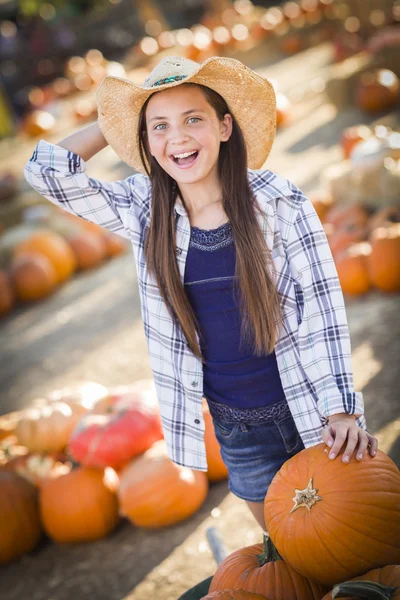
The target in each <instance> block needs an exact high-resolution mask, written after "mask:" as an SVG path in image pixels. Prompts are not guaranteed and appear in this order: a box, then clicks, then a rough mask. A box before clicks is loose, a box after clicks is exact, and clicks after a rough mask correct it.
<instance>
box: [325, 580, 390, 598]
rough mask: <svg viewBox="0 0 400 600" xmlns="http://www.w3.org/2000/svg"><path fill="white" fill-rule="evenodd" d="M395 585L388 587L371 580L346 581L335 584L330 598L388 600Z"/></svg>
mask: <svg viewBox="0 0 400 600" xmlns="http://www.w3.org/2000/svg"><path fill="white" fill-rule="evenodd" d="M398 589H399V588H397V587H389V586H388V585H382V584H381V583H374V582H373V581H364V580H359V581H346V582H345V583H339V585H335V586H334V588H333V590H332V598H361V599H362V600H390V598H391V597H392V595H393V593H394V592H395V591H396V590H398Z"/></svg>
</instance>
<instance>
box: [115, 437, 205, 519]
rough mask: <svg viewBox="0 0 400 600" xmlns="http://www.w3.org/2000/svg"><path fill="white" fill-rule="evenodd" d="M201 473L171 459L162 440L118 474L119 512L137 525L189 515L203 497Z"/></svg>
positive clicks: (198, 505)
mask: <svg viewBox="0 0 400 600" xmlns="http://www.w3.org/2000/svg"><path fill="white" fill-rule="evenodd" d="M207 492H208V481H207V476H206V474H205V473H203V472H201V471H194V470H192V469H188V468H187V467H181V466H179V465H177V464H176V463H174V462H172V461H171V460H170V459H169V458H168V456H167V452H166V449H165V442H164V441H163V440H161V441H159V442H156V443H155V444H154V445H153V446H152V447H151V448H149V450H147V451H146V452H145V453H144V454H142V455H141V456H139V457H138V458H136V459H134V460H133V461H132V462H131V463H130V464H129V465H127V466H126V467H125V468H124V469H123V470H122V471H121V473H120V483H119V489H118V497H119V501H120V506H121V511H122V513H123V514H124V515H125V516H126V517H127V518H128V519H129V520H130V521H132V523H133V524H134V525H136V526H138V527H149V528H157V527H165V526H167V525H173V524H175V523H179V522H180V521H183V520H184V519H187V518H188V517H190V516H191V515H192V514H193V513H194V512H196V510H197V509H198V508H200V506H201V505H202V504H203V502H204V500H205V499H206V496H207Z"/></svg>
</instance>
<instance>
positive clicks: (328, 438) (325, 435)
mask: <svg viewBox="0 0 400 600" xmlns="http://www.w3.org/2000/svg"><path fill="white" fill-rule="evenodd" d="M321 437H322V441H323V442H324V443H325V444H326V445H327V446H332V445H333V442H334V441H335V438H334V437H333V435H332V433H331V430H330V427H329V425H327V426H326V427H324V428H323V430H322V435H321Z"/></svg>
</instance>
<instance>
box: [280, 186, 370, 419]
mask: <svg viewBox="0 0 400 600" xmlns="http://www.w3.org/2000/svg"><path fill="white" fill-rule="evenodd" d="M287 254H288V260H289V264H290V265H291V267H292V273H296V280H297V283H298V284H299V286H300V288H301V292H302V293H301V294H300V297H301V301H300V302H299V307H298V309H299V313H300V314H299V318H300V324H299V330H298V342H299V352H300V360H301V364H302V367H303V369H304V371H305V373H306V375H307V378H308V380H309V381H310V383H311V385H312V387H313V390H314V393H315V395H316V397H317V400H318V410H319V412H320V414H321V415H322V416H323V417H325V418H326V417H329V416H330V415H334V414H338V413H348V414H351V415H356V416H360V415H363V414H364V403H363V396H362V394H361V393H360V392H355V391H354V388H353V371H352V364H351V345H350V334H349V329H348V324H347V317H346V310H345V304H344V298H343V293H342V289H341V286H340V283H339V278H338V274H337V271H336V266H335V263H334V261H333V258H332V253H331V251H330V248H329V245H328V240H327V238H326V235H325V231H324V229H323V227H322V225H321V222H320V220H319V218H318V216H317V214H316V212H315V209H314V207H313V205H312V203H311V202H310V200H308V199H307V198H305V197H304V196H303V200H302V204H301V206H300V209H299V211H298V213H297V215H296V218H295V220H294V222H293V224H292V225H291V226H290V228H289V233H288V237H287Z"/></svg>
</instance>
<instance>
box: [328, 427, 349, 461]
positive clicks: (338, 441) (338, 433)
mask: <svg viewBox="0 0 400 600" xmlns="http://www.w3.org/2000/svg"><path fill="white" fill-rule="evenodd" d="M335 425H336V423H332V425H331V427H332V429H333V432H334V436H335V441H334V443H333V446H332V449H331V451H330V452H329V458H332V459H333V458H336V456H337V455H338V454H339V452H340V449H341V448H342V446H343V444H344V442H345V440H346V437H347V430H348V428H349V426H348V425H346V424H342V425H336V427H335Z"/></svg>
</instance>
